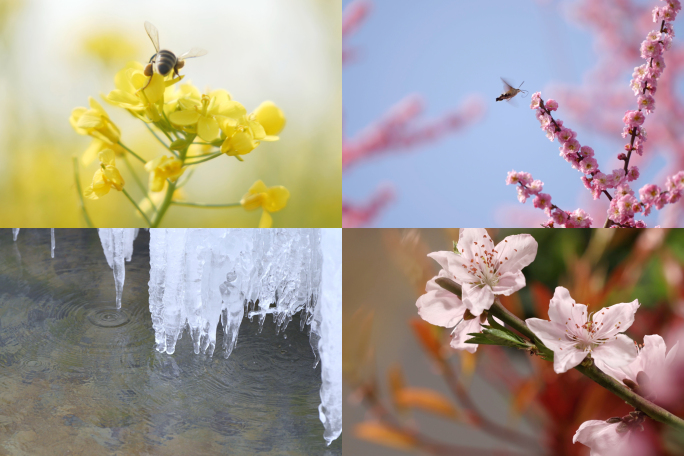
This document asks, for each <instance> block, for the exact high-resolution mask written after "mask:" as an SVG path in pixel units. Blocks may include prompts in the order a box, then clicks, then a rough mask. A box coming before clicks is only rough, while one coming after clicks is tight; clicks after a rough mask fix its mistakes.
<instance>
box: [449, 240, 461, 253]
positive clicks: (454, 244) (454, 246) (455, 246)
mask: <svg viewBox="0 0 684 456" xmlns="http://www.w3.org/2000/svg"><path fill="white" fill-rule="evenodd" d="M451 243H452V244H453V246H452V250H453V251H454V253H455V254H457V255H460V254H461V252H459V251H458V245H457V244H456V241H451Z"/></svg>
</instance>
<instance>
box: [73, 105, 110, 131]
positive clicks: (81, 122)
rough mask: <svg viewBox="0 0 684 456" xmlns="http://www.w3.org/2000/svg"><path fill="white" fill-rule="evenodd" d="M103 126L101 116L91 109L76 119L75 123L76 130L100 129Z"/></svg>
mask: <svg viewBox="0 0 684 456" xmlns="http://www.w3.org/2000/svg"><path fill="white" fill-rule="evenodd" d="M103 125H104V124H103V123H102V116H100V115H99V114H98V113H97V112H96V111H93V110H92V109H89V110H88V111H86V112H84V113H83V115H82V116H81V117H80V118H79V119H78V122H76V126H77V127H78V128H100V127H102V126H103Z"/></svg>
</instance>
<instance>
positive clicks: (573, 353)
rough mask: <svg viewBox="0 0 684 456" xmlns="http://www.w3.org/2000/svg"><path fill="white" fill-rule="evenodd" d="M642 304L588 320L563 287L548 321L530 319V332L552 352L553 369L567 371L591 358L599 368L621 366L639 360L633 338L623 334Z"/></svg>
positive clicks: (624, 306) (627, 305)
mask: <svg viewBox="0 0 684 456" xmlns="http://www.w3.org/2000/svg"><path fill="white" fill-rule="evenodd" d="M638 308H639V301H638V300H634V301H632V302H631V303H621V304H615V305H613V306H610V307H604V308H603V309H601V310H599V311H598V312H596V313H594V314H593V315H592V317H591V319H590V318H589V313H588V310H587V306H586V305H584V304H577V303H575V300H574V299H572V297H570V292H569V291H568V290H567V289H566V288H563V287H556V291H555V293H554V295H553V298H552V299H551V303H550V305H549V318H550V321H548V320H541V319H539V318H528V319H527V320H526V321H525V323H526V324H527V326H528V327H529V328H530V330H531V331H532V332H533V333H534V334H535V335H536V336H537V337H538V338H539V339H540V340H541V341H542V342H543V343H544V344H545V345H546V346H547V347H548V348H549V349H550V350H552V351H553V355H554V360H553V369H554V370H555V371H556V373H558V374H561V373H563V372H567V371H568V370H570V369H572V368H573V367H575V366H577V365H578V364H580V363H581V362H582V361H583V360H584V358H585V357H586V356H587V355H589V354H590V355H591V357H592V359H593V360H594V362H595V363H596V366H597V367H598V368H599V369H602V370H603V368H604V367H605V366H606V365H610V366H613V367H621V366H624V365H626V364H629V363H631V362H632V361H634V359H636V355H637V351H636V348H635V347H634V342H633V341H632V339H630V338H629V337H627V336H626V335H624V334H620V332H621V331H624V330H626V329H627V328H629V327H630V326H631V325H632V323H633V322H634V314H635V313H636V311H637V309H638Z"/></svg>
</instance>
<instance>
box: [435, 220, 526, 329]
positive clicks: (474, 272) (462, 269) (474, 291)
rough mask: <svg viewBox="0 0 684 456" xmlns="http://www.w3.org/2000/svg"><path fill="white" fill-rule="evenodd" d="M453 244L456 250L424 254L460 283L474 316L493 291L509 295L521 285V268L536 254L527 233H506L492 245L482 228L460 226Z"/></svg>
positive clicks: (491, 299)
mask: <svg viewBox="0 0 684 456" xmlns="http://www.w3.org/2000/svg"><path fill="white" fill-rule="evenodd" d="M457 248H458V251H459V253H460V254H456V253H454V252H449V251H442V252H432V253H430V254H429V255H428V256H429V257H430V258H432V259H433V260H435V261H436V262H437V263H439V265H440V266H441V267H442V269H444V270H446V271H447V272H448V273H449V275H450V278H453V280H454V281H455V282H456V283H458V284H460V285H461V288H462V290H463V294H462V296H461V298H462V299H463V303H464V304H465V306H466V307H467V308H468V310H470V312H471V313H472V314H473V315H475V316H478V315H480V314H481V313H482V312H483V311H484V310H487V309H489V308H490V307H491V305H492V304H493V303H494V296H495V295H504V296H510V295H511V294H513V293H514V292H516V291H518V290H520V289H521V288H523V287H524V286H525V276H524V275H523V273H522V271H521V270H522V268H524V267H525V266H527V265H529V264H530V263H531V262H532V261H534V258H535V257H536V256H537V241H536V240H535V239H534V238H533V237H532V236H530V235H529V234H517V235H514V236H508V237H507V238H506V239H504V240H503V241H501V242H499V244H497V245H496V247H495V246H494V241H492V238H490V237H489V235H488V234H487V231H486V230H485V229H484V228H474V229H469V228H465V229H463V230H461V232H460V233H459V237H458V244H457Z"/></svg>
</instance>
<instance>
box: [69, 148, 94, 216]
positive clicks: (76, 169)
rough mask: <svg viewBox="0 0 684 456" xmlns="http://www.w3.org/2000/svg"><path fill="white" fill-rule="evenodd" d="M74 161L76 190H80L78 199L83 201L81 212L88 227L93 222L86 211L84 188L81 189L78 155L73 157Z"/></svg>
mask: <svg viewBox="0 0 684 456" xmlns="http://www.w3.org/2000/svg"><path fill="white" fill-rule="evenodd" d="M73 162H74V180H75V181H76V191H77V192H78V200H79V201H80V202H81V212H83V218H84V219H85V221H86V225H88V228H92V227H93V222H91V221H90V217H89V216H88V211H86V207H85V201H84V200H83V190H82V189H81V176H80V173H79V171H78V157H73Z"/></svg>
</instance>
